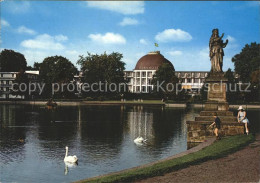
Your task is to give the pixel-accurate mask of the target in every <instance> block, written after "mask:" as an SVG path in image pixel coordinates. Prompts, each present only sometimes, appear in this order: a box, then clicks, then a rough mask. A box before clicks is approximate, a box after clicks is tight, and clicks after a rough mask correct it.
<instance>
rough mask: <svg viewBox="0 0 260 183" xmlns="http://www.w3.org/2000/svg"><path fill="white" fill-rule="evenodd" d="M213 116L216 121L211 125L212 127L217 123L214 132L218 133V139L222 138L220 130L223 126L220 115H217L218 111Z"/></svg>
mask: <svg viewBox="0 0 260 183" xmlns="http://www.w3.org/2000/svg"><path fill="white" fill-rule="evenodd" d="M213 116H214V118H215V121H214V122H213V123H212V124H211V125H209V127H212V126H213V125H215V129H214V133H215V135H216V139H217V140H220V139H221V138H220V136H219V134H218V131H219V130H220V128H221V121H220V119H219V117H218V116H217V113H216V112H215V113H214V114H213Z"/></svg>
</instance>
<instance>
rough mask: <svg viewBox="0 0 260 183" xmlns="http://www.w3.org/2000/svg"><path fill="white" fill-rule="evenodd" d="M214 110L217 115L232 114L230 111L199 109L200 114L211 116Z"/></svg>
mask: <svg viewBox="0 0 260 183" xmlns="http://www.w3.org/2000/svg"><path fill="white" fill-rule="evenodd" d="M215 112H216V113H217V115H218V116H233V112H231V111H201V112H200V116H213V115H214V113H215Z"/></svg>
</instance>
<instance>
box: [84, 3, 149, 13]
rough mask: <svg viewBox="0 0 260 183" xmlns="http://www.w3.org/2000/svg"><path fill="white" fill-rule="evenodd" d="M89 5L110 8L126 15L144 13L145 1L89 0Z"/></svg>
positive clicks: (104, 8)
mask: <svg viewBox="0 0 260 183" xmlns="http://www.w3.org/2000/svg"><path fill="white" fill-rule="evenodd" d="M87 6H88V7H93V8H98V9H103V10H109V11H113V12H117V13H121V14H124V15H135V14H142V13H144V2H143V1H123V2H122V1H88V2H87Z"/></svg>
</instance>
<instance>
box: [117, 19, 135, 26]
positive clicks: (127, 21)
mask: <svg viewBox="0 0 260 183" xmlns="http://www.w3.org/2000/svg"><path fill="white" fill-rule="evenodd" d="M137 24H139V22H138V20H136V19H134V18H128V17H125V18H124V19H123V20H122V21H121V22H120V23H119V25H121V26H126V25H137Z"/></svg>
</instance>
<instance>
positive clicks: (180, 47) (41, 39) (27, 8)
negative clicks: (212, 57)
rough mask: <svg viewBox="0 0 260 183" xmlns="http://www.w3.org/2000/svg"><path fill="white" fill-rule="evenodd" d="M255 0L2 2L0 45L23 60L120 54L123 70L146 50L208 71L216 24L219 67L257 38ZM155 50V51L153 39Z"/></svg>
mask: <svg viewBox="0 0 260 183" xmlns="http://www.w3.org/2000/svg"><path fill="white" fill-rule="evenodd" d="M259 5H260V4H259V2H256V1H255V2H243V1H240V2H233V1H232V2H214V1H213V2H174V1H166V2H156V1H153V2H149V1H144V2H142V1H138V2H137V1H131V2H119V1H114V2H105V1H103V2H100V1H89V2H87V1H8V0H6V1H3V2H1V42H0V43H1V49H13V50H16V51H18V52H20V53H22V54H24V55H25V58H26V60H27V62H28V65H33V63H34V62H42V61H43V59H44V58H45V57H47V56H54V55H62V56H65V57H67V58H68V59H69V60H71V61H72V62H73V63H74V64H76V61H77V60H78V56H79V55H87V52H90V53H98V54H100V53H103V52H105V51H106V52H107V53H111V52H113V51H116V52H120V53H122V54H123V56H124V58H123V61H124V62H125V63H126V69H127V70H132V69H134V67H135V64H136V62H137V61H138V59H139V58H140V57H141V56H143V55H145V54H147V53H148V52H149V51H154V50H160V51H161V53H162V54H163V55H164V56H165V57H166V58H167V59H168V60H170V61H171V62H172V63H173V65H174V66H175V70H178V71H181V70H183V71H189V70H191V71H200V70H201V71H208V70H210V61H209V57H208V52H209V50H208V42H209V38H210V36H211V31H212V29H213V28H219V32H220V34H222V33H223V32H224V33H225V36H224V39H226V38H228V39H229V44H228V45H227V47H226V48H225V57H224V66H223V70H227V68H232V69H233V68H234V66H233V63H232V62H231V58H232V57H233V56H234V55H235V54H237V53H239V52H240V51H241V49H242V48H243V47H244V45H245V44H247V43H249V44H250V43H251V42H259V27H260V25H259V24H260V21H259ZM155 42H156V43H158V44H159V47H158V48H155V47H154V43H155Z"/></svg>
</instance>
